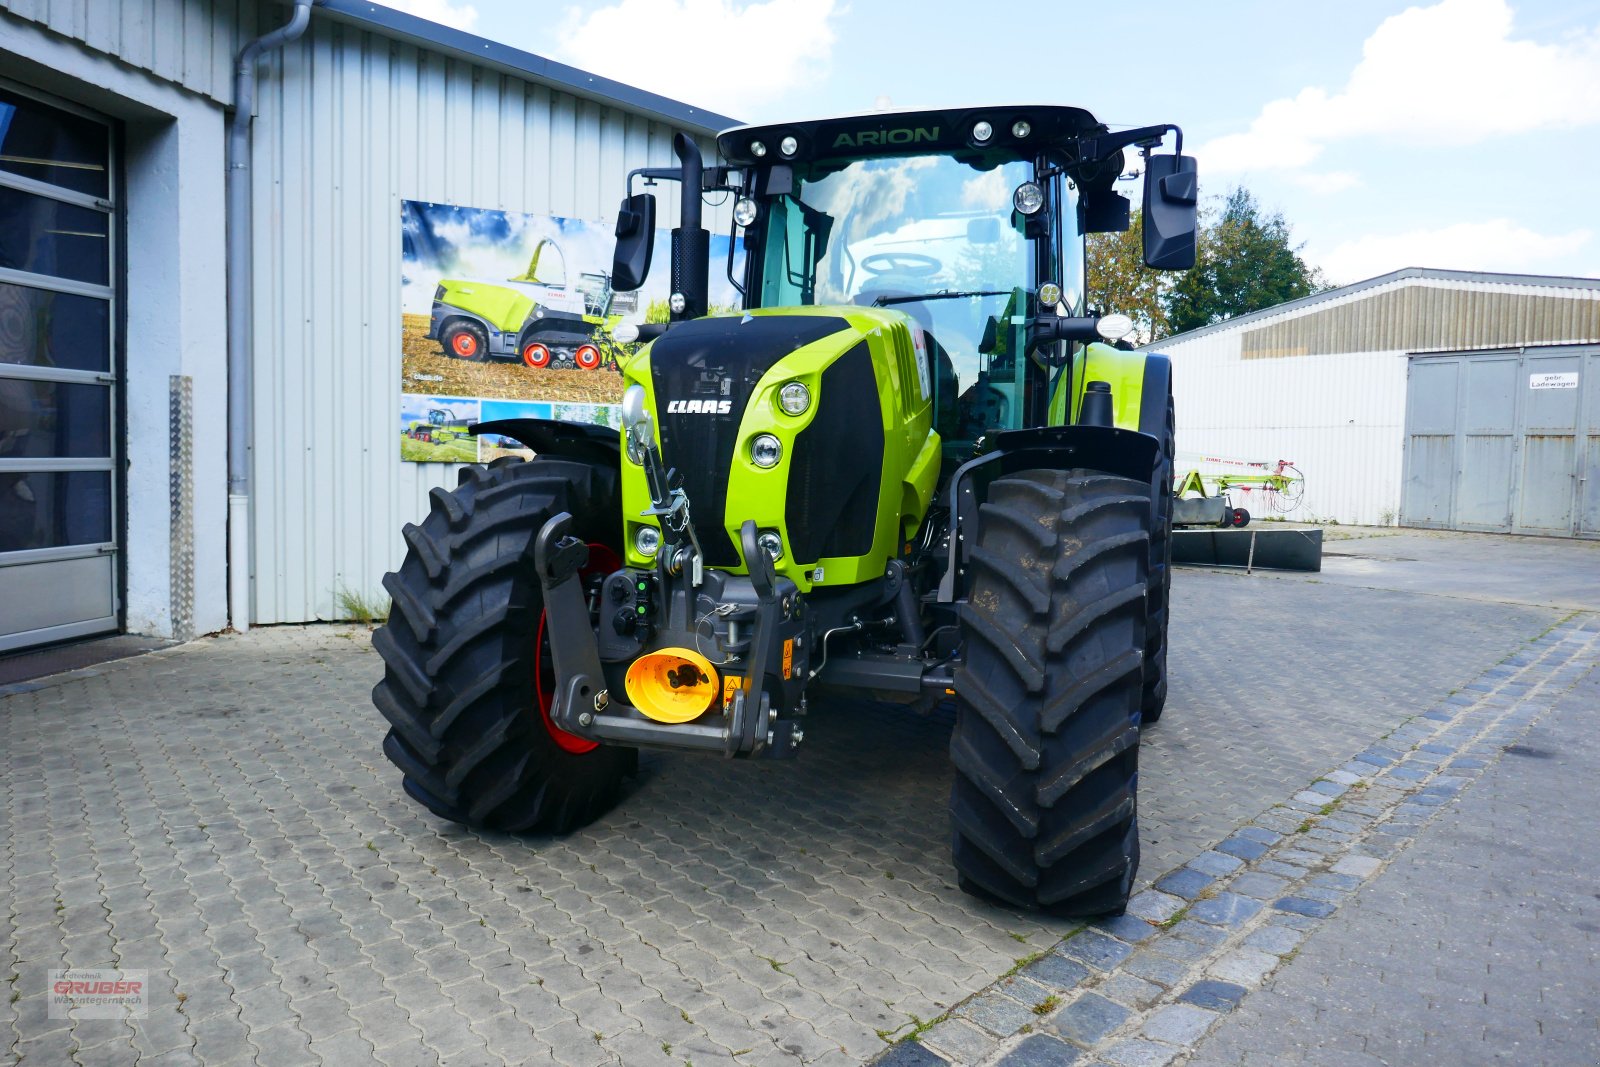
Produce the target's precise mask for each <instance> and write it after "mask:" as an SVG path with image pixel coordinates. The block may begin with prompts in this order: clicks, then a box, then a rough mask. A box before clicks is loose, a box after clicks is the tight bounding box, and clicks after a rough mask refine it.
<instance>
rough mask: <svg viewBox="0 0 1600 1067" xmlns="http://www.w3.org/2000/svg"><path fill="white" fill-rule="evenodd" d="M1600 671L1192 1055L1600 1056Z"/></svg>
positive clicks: (1303, 1058)
mask: <svg viewBox="0 0 1600 1067" xmlns="http://www.w3.org/2000/svg"><path fill="white" fill-rule="evenodd" d="M1597 712H1600V674H1595V673H1591V674H1590V675H1589V676H1588V677H1587V678H1586V679H1585V680H1584V681H1582V682H1580V683H1579V684H1578V686H1577V687H1576V688H1574V689H1573V690H1572V691H1571V692H1570V693H1569V694H1568V695H1567V696H1566V697H1565V698H1563V699H1562V700H1561V701H1560V702H1558V703H1557V704H1556V706H1555V709H1554V710H1553V712H1552V713H1551V714H1550V715H1549V716H1547V717H1546V718H1545V719H1544V720H1543V721H1541V722H1539V723H1537V724H1535V725H1534V727H1533V728H1532V729H1531V730H1530V731H1529V732H1528V733H1527V734H1526V735H1525V736H1524V737H1522V738H1520V739H1519V740H1518V741H1517V742H1516V743H1515V744H1513V745H1511V746H1510V747H1507V748H1506V749H1505V750H1504V751H1505V755H1504V756H1503V757H1501V758H1500V759H1499V760H1498V762H1497V763H1496V764H1494V765H1493V766H1492V767H1491V769H1490V770H1488V771H1486V772H1485V774H1484V777H1483V780H1482V781H1480V782H1479V783H1478V784H1477V785H1475V786H1473V787H1472V789H1470V790H1469V791H1468V792H1467V793H1466V794H1465V795H1464V796H1463V797H1462V799H1461V800H1460V801H1459V802H1458V803H1457V804H1455V805H1453V806H1452V807H1451V808H1450V809H1449V810H1447V811H1446V812H1445V813H1444V814H1442V815H1441V816H1440V818H1439V821H1438V823H1437V825H1435V826H1434V827H1433V828H1432V829H1430V830H1429V832H1428V833H1427V835H1426V836H1422V837H1419V838H1418V840H1417V843H1416V844H1415V845H1413V846H1412V847H1411V848H1410V849H1408V850H1406V851H1405V852H1403V853H1402V854H1401V855H1400V857H1399V858H1397V859H1396V860H1395V861H1394V862H1393V863H1392V864H1391V865H1390V867H1389V870H1388V871H1387V872H1386V873H1385V874H1384V876H1383V877H1382V878H1380V879H1378V880H1377V881H1375V882H1374V883H1373V885H1372V886H1371V888H1369V889H1367V890H1365V891H1363V892H1362V893H1361V894H1360V895H1359V896H1358V897H1356V898H1355V899H1354V900H1353V901H1352V902H1351V905H1350V907H1349V908H1347V909H1345V910H1343V911H1341V912H1340V913H1339V915H1338V916H1337V917H1336V918H1335V919H1333V920H1331V921H1329V923H1328V924H1327V925H1326V926H1325V927H1324V928H1323V929H1321V930H1319V931H1317V932H1316V933H1315V934H1313V935H1311V937H1310V938H1308V939H1307V941H1306V943H1305V946H1304V947H1303V948H1302V949H1301V951H1300V955H1299V956H1298V957H1297V958H1296V960H1295V964H1294V966H1293V967H1289V968H1286V969H1285V970H1284V971H1283V972H1281V975H1280V977H1278V978H1277V979H1275V980H1274V981H1272V982H1271V983H1269V984H1268V985H1267V986H1266V987H1265V988H1264V989H1263V990H1262V991H1261V992H1260V993H1259V994H1258V995H1256V996H1253V997H1251V998H1250V999H1249V1000H1248V1001H1246V1002H1245V1006H1244V1007H1243V1008H1242V1009H1241V1010H1240V1011H1239V1013H1238V1014H1237V1015H1235V1016H1234V1017H1233V1018H1232V1019H1230V1020H1229V1021H1228V1022H1226V1023H1224V1024H1223V1025H1222V1026H1221V1027H1220V1028H1219V1029H1218V1030H1217V1032H1216V1033H1215V1034H1214V1035H1212V1037H1211V1038H1210V1040H1209V1041H1207V1043H1206V1044H1204V1045H1203V1046H1201V1048H1200V1049H1199V1051H1198V1052H1197V1054H1196V1055H1195V1057H1194V1058H1193V1059H1192V1060H1190V1061H1189V1062H1190V1063H1191V1064H1192V1065H1193V1067H1224V1065H1230V1064H1241V1065H1255V1064H1273V1065H1276V1064H1307V1065H1310V1064H1317V1065H1321V1064H1327V1065H1330V1067H1331V1065H1334V1064H1338V1065H1340V1067H1367V1065H1372V1067H1377V1065H1379V1064H1408V1063H1489V1062H1504V1063H1517V1064H1534V1063H1546V1064H1594V1063H1600V1005H1597V1003H1596V999H1595V996H1596V990H1600V849H1597V848H1596V847H1595V833H1594V827H1593V824H1592V816H1593V809H1592V805H1591V804H1589V803H1587V802H1581V801H1580V802H1579V803H1574V801H1575V800H1577V798H1581V797H1588V798H1591V799H1592V798H1593V797H1594V796H1595V795H1596V784H1595V783H1597V782H1600V732H1597V731H1596V729H1595V725H1596V713H1597Z"/></svg>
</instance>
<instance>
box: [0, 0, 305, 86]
mask: <svg viewBox="0 0 1600 1067" xmlns="http://www.w3.org/2000/svg"><path fill="white" fill-rule="evenodd" d="M0 9H4V10H6V11H10V12H11V13H12V14H14V15H17V16H19V17H21V18H25V19H29V20H31V21H33V22H37V23H40V24H42V25H44V26H46V27H48V28H49V29H51V30H53V31H55V32H56V33H59V34H61V35H62V36H64V37H70V38H72V39H73V40H75V41H82V42H83V43H84V44H86V45H88V46H89V47H90V48H93V49H96V50H98V51H100V52H104V53H106V54H107V55H111V56H115V57H117V58H118V59H120V60H121V61H122V62H124V63H127V64H129V65H131V66H134V67H137V68H138V69H140V70H144V71H149V72H150V73H151V74H154V75H156V76H157V77H160V78H164V79H166V80H167V81H170V82H176V83H177V84H179V85H182V86H183V87H184V88H186V89H190V90H192V91H194V92H197V93H200V94H202V95H204V96H208V97H210V98H211V99H213V100H217V101H220V102H221V103H224V104H227V103H229V102H231V101H232V98H233V80H232V79H233V57H234V56H235V55H236V54H237V53H238V51H239V47H240V45H241V43H242V42H244V41H248V40H250V39H251V38H252V37H254V36H255V35H256V33H257V32H258V31H257V29H256V27H257V25H258V24H259V25H269V24H270V25H276V24H277V23H281V22H283V21H285V20H286V19H287V17H288V12H289V8H288V6H287V5H286V4H281V3H268V4H265V5H263V4H261V3H260V2H259V0H0ZM258 17H260V18H262V19H264V20H265V21H262V22H260V23H258V21H257V20H258ZM274 20H275V21H274Z"/></svg>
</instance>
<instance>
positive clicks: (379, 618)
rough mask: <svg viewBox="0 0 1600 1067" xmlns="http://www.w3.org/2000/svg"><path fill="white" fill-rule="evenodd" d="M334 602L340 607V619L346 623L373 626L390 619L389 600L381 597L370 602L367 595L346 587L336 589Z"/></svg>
mask: <svg viewBox="0 0 1600 1067" xmlns="http://www.w3.org/2000/svg"><path fill="white" fill-rule="evenodd" d="M333 601H334V604H335V605H337V607H338V610H339V618H340V619H342V620H344V621H346V622H358V623H361V624H362V625H365V626H371V625H372V624H373V623H378V622H387V621H388V619H389V601H388V600H386V599H383V598H381V597H380V598H375V599H372V600H368V599H367V595H366V594H365V593H359V592H357V591H356V590H354V589H351V588H349V587H348V586H345V585H340V586H338V587H336V588H335V589H334V591H333Z"/></svg>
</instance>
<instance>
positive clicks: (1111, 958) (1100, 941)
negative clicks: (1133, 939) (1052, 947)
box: [1057, 930, 1133, 970]
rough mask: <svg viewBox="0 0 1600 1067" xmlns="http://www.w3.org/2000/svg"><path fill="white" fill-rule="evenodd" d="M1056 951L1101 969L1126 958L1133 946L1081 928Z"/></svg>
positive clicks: (1108, 967) (1105, 968)
mask: <svg viewBox="0 0 1600 1067" xmlns="http://www.w3.org/2000/svg"><path fill="white" fill-rule="evenodd" d="M1057 951H1059V952H1061V953H1062V954H1063V955H1066V956H1070V957H1071V958H1073V959H1075V960H1082V961H1083V962H1084V963H1087V964H1089V965H1091V966H1093V967H1098V968H1100V969H1101V970H1108V969H1110V968H1112V967H1115V966H1116V965H1117V964H1119V963H1121V962H1122V961H1123V960H1125V959H1127V958H1128V956H1129V955H1131V954H1132V952H1133V948H1132V947H1131V946H1129V945H1126V944H1124V943H1123V942H1121V941H1118V940H1116V939H1114V938H1110V937H1107V936H1106V935H1105V934H1102V933H1100V932H1099V931H1097V930H1082V931H1079V932H1078V933H1077V934H1076V935H1074V936H1073V937H1070V938H1068V939H1067V940H1066V941H1065V942H1063V943H1062V945H1061V947H1060V948H1059V949H1058V950H1057Z"/></svg>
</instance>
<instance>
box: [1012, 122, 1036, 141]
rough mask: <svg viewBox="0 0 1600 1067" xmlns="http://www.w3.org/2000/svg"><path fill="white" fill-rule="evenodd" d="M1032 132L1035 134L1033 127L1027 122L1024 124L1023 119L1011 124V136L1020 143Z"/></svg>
mask: <svg viewBox="0 0 1600 1067" xmlns="http://www.w3.org/2000/svg"><path fill="white" fill-rule="evenodd" d="M1032 132H1033V127H1032V126H1029V125H1028V124H1027V123H1026V122H1023V121H1022V120H1021V119H1018V120H1017V121H1016V122H1014V123H1012V124H1011V136H1013V137H1015V138H1016V139H1017V140H1019V141H1020V140H1022V139H1023V138H1024V137H1026V136H1028V134H1030V133H1032Z"/></svg>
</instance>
